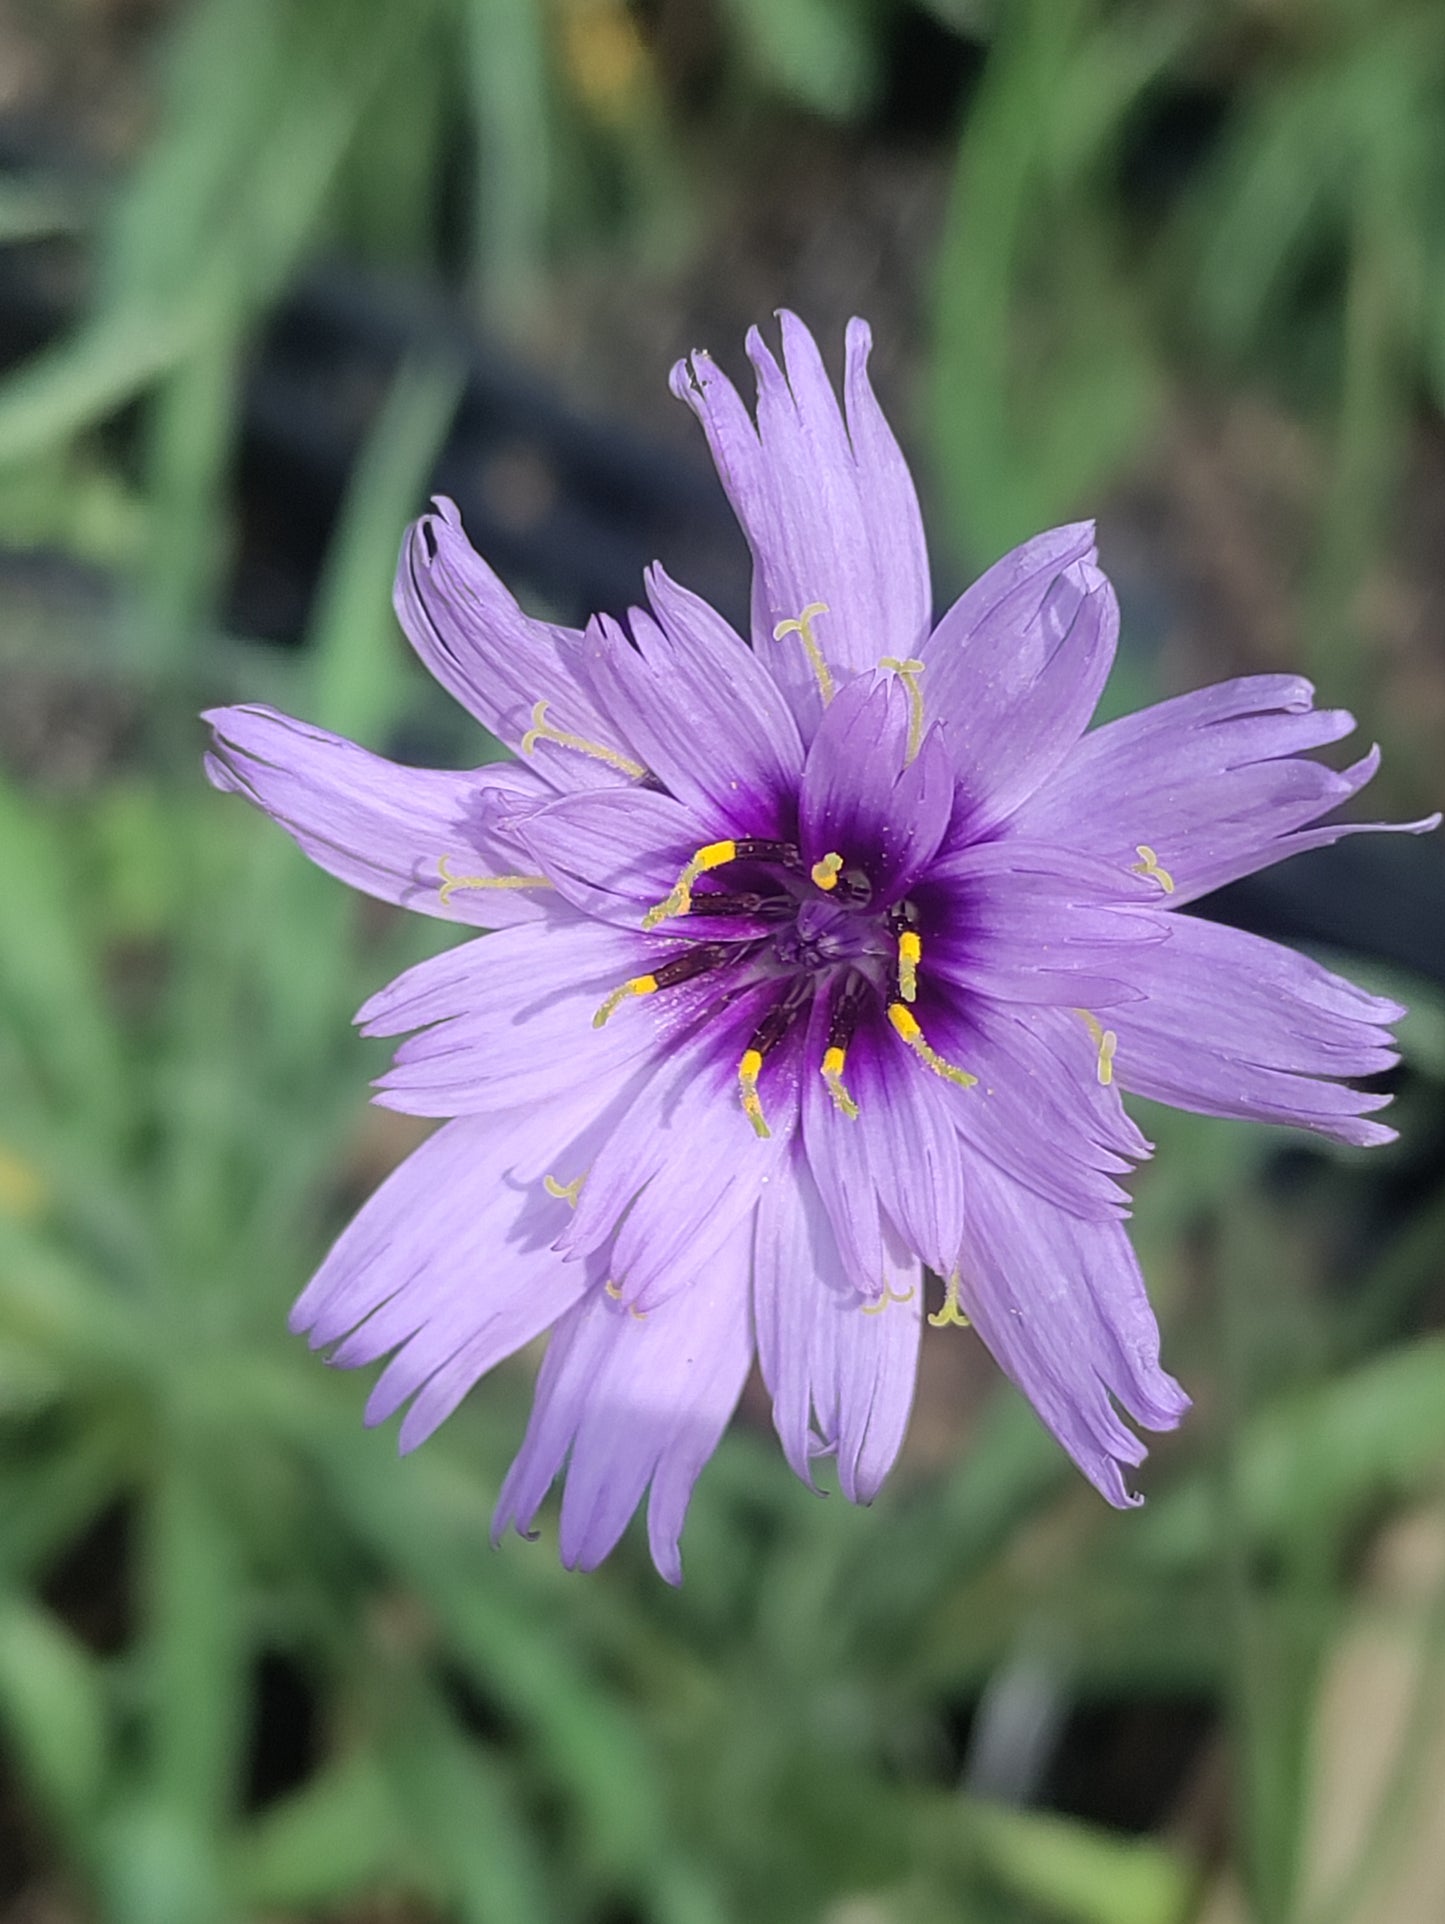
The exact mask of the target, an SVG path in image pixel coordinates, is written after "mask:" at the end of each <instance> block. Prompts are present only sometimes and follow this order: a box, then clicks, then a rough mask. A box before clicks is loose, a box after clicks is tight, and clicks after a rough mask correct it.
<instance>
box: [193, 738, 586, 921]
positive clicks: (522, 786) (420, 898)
mask: <svg viewBox="0 0 1445 1924" xmlns="http://www.w3.org/2000/svg"><path fill="white" fill-rule="evenodd" d="M203 719H204V720H205V721H207V722H208V723H209V724H210V727H211V730H212V735H213V740H214V748H213V750H212V753H211V754H210V755H209V756H208V757H207V758H206V773H207V775H208V776H209V778H210V780H211V782H212V783H213V784H214V786H215V787H217V788H219V789H223V790H226V791H228V792H230V793H232V794H237V795H242V796H244V797H245V799H246V800H247V801H249V802H252V803H254V804H255V806H256V807H257V808H259V809H261V810H262V811H263V812H264V813H265V814H267V815H269V816H270V817H271V819H272V820H273V821H274V822H277V823H278V824H279V825H280V826H281V827H282V828H284V829H285V831H286V833H287V834H288V835H289V836H290V837H291V838H292V840H293V841H294V842H295V843H296V844H297V846H298V847H299V848H300V849H301V850H302V852H303V853H304V854H306V855H308V856H310V858H311V860H312V861H313V862H315V863H316V864H317V866H318V867H320V868H324V869H325V870H326V871H327V872H328V873H329V874H331V875H335V876H338V877H339V878H340V879H341V880H342V881H343V882H349V883H350V884H351V886H352V887H353V888H359V889H364V890H365V891H366V893H367V894H368V895H375V896H379V897H380V899H381V900H382V901H383V902H396V903H398V904H400V906H401V907H403V908H408V909H416V910H418V911H420V913H421V914H423V915H435V916H439V917H441V918H442V919H443V920H444V921H449V922H465V923H470V924H471V925H472V926H473V927H477V928H506V927H509V926H511V925H512V924H513V923H518V922H537V921H540V920H542V919H543V918H544V917H549V916H555V915H556V913H557V912H558V909H559V907H562V908H564V912H565V906H564V905H562V904H561V903H560V900H559V897H558V895H557V893H556V891H555V890H553V889H552V888H551V887H550V886H549V885H547V883H546V878H545V877H542V876H540V874H539V872H538V871H537V867H536V864H535V863H534V862H532V861H531V859H530V857H529V856H528V855H527V853H526V851H525V850H524V849H523V848H522V846H521V845H520V843H519V842H518V841H517V840H516V839H515V837H514V836H513V835H512V834H511V832H510V831H509V829H508V827H507V823H508V821H509V819H510V817H511V815H512V814H513V813H514V812H515V811H516V810H517V809H519V808H520V809H525V808H527V807H529V806H535V805H536V804H537V802H538V801H539V800H541V799H544V798H545V796H546V794H547V791H546V789H545V788H544V787H543V785H542V784H541V783H540V782H539V781H538V780H537V778H536V777H535V776H534V775H531V774H529V773H528V771H527V770H526V769H521V768H516V767H514V766H511V765H508V764H498V763H492V764H489V765H488V766H486V767H484V768H476V769H471V770H469V771H466V772H462V773H452V772H451V771H450V770H446V769H432V768H403V767H401V766H399V765H398V764H397V763H395V762H388V761H384V760H383V759H382V758H381V756H379V755H372V754H370V753H368V751H367V750H366V749H364V748H358V747H357V746H356V744H355V743H354V742H349V741H346V740H344V739H343V738H342V737H341V736H340V735H332V734H328V732H327V731H326V730H325V729H324V728H314V727H312V726H311V724H310V723H309V722H302V721H295V720H293V719H292V718H291V716H289V715H282V714H279V713H278V712H277V711H276V710H275V709H273V708H263V707H259V706H254V705H248V706H245V707H239V708H213V709H210V710H209V711H208V712H207V713H206V715H205V716H204V717H203ZM502 878H510V879H507V880H504V881H503V885H502V886H499V887H493V886H487V885H486V884H488V883H492V882H496V881H498V880H501V879H502ZM514 884H520V886H514Z"/></svg>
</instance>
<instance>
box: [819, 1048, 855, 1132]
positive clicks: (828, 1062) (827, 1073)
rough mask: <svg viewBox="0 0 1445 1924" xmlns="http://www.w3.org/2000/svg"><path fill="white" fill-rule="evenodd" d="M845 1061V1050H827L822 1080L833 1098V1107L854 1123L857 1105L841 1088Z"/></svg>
mask: <svg viewBox="0 0 1445 1924" xmlns="http://www.w3.org/2000/svg"><path fill="white" fill-rule="evenodd" d="M847 1060H848V1051H847V1050H846V1049H837V1048H834V1049H829V1050H828V1051H827V1053H826V1054H825V1055H824V1057H823V1080H824V1082H826V1083H827V1085H828V1094H829V1095H830V1096H831V1097H832V1098H833V1103H834V1107H835V1108H837V1109H840V1110H841V1111H842V1113H843V1114H844V1115H845V1116H846V1117H847V1118H848V1120H849V1121H850V1122H856V1121H857V1120H858V1105H857V1103H856V1102H854V1100H853V1098H852V1097H851V1096H850V1095H849V1094H848V1091H847V1090H846V1089H845V1088H844V1086H843V1064H844V1063H845V1062H846V1061H847Z"/></svg>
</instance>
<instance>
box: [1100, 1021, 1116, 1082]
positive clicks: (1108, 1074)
mask: <svg viewBox="0 0 1445 1924" xmlns="http://www.w3.org/2000/svg"><path fill="white" fill-rule="evenodd" d="M1118 1046H1119V1038H1118V1036H1116V1035H1115V1033H1114V1031H1113V1030H1112V1029H1105V1031H1104V1033H1103V1034H1102V1035H1101V1036H1100V1037H1099V1080H1100V1082H1101V1083H1102V1084H1103V1085H1104V1087H1105V1088H1106V1089H1107V1088H1108V1086H1109V1084H1110V1083H1111V1082H1112V1081H1113V1080H1114V1051H1115V1050H1116V1049H1117V1048H1118Z"/></svg>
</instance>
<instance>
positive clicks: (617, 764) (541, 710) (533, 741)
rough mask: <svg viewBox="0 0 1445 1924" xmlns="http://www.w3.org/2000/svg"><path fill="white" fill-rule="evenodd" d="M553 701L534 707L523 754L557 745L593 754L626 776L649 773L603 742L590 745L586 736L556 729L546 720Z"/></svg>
mask: <svg viewBox="0 0 1445 1924" xmlns="http://www.w3.org/2000/svg"><path fill="white" fill-rule="evenodd" d="M550 707H551V703H550V702H546V701H539V702H536V703H534V704H533V708H532V726H531V727H530V728H529V729H528V730H527V732H526V734H525V735H524V736H523V737H522V753H523V754H524V755H530V754H531V753H532V752H533V750H534V749H535V748H536V746H537V744H538V742H556V744H557V746H558V747H559V748H575V749H576V751H577V753H578V754H579V755H590V756H591V757H592V759H593V761H594V762H606V764H607V766H608V767H609V768H615V769H617V770H618V771H619V772H620V773H622V774H623V775H633V776H637V775H645V774H646V773H647V770H646V769H645V768H644V767H643V766H642V763H641V762H635V761H633V760H632V758H631V756H629V755H620V754H618V752H617V750H616V749H615V748H608V747H607V745H606V743H604V742H590V741H588V739H587V737H586V736H585V735H569V734H568V733H567V731H566V729H564V728H554V727H553V726H552V724H551V722H549V721H548V719H547V710H548V709H549V708H550Z"/></svg>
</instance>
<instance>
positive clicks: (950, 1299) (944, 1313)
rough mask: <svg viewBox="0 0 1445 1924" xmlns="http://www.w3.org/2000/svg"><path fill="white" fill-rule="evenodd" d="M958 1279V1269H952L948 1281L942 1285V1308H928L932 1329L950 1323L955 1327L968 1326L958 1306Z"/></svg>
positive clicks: (942, 1327)
mask: <svg viewBox="0 0 1445 1924" xmlns="http://www.w3.org/2000/svg"><path fill="white" fill-rule="evenodd" d="M959 1281H960V1278H959V1274H958V1271H957V1270H954V1272H953V1274H952V1275H951V1276H950V1277H949V1279H948V1281H947V1282H946V1283H945V1284H944V1285H943V1308H942V1309H939V1310H930V1311H929V1315H928V1321H929V1324H930V1326H931V1327H932V1328H933V1329H946V1328H947V1327H948V1325H949V1324H950V1323H952V1324H953V1325H954V1327H955V1328H957V1329H967V1328H969V1321H968V1318H967V1317H966V1316H965V1315H964V1313H963V1311H962V1309H961V1308H960V1307H959V1302H958V1287H959Z"/></svg>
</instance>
